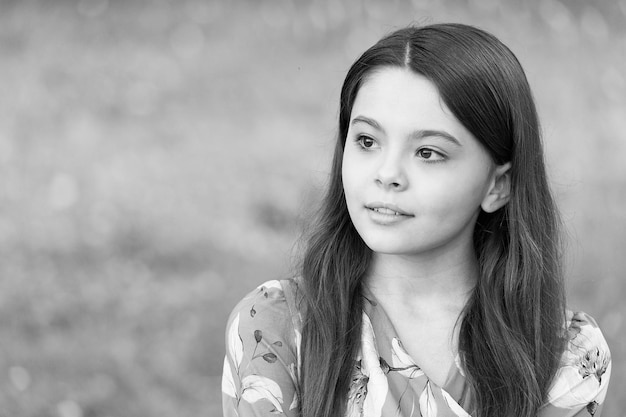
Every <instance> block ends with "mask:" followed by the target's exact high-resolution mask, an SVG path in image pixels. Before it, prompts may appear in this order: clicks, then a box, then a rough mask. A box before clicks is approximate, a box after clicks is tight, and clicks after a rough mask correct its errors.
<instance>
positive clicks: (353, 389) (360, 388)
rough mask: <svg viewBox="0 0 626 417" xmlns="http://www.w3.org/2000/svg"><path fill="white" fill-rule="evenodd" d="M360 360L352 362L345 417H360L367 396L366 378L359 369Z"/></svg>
mask: <svg viewBox="0 0 626 417" xmlns="http://www.w3.org/2000/svg"><path fill="white" fill-rule="evenodd" d="M361 363H362V360H361V359H358V360H355V361H354V369H353V370H352V380H351V381H350V390H349V391H348V401H347V404H346V415H345V417H362V416H363V402H364V401H365V397H366V396H367V381H368V380H369V377H367V376H366V375H365V374H364V373H363V370H362V368H361Z"/></svg>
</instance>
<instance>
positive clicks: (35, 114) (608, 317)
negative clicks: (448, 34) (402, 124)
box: [0, 0, 626, 417]
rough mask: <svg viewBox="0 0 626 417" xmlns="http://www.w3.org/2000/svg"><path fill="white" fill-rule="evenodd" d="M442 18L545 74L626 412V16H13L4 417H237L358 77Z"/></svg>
mask: <svg viewBox="0 0 626 417" xmlns="http://www.w3.org/2000/svg"><path fill="white" fill-rule="evenodd" d="M431 21H432V22H441V21H460V22H464V23H470V24H475V25H478V26H480V27H483V28H485V29H487V30H490V31H492V32H493V33H494V34H496V35H497V36H499V37H500V38H501V39H502V40H503V41H505V43H507V44H508V45H509V46H510V47H511V49H513V51H514V52H516V54H517V55H518V57H519V58H520V60H521V61H522V64H523V65H524V66H525V68H526V70H527V73H528V76H529V79H530V82H531V85H532V86H533V88H534V91H535V94H536V97H537V102H538V106H539V110H540V114H541V116H542V120H543V124H544V130H545V133H546V135H545V139H546V147H547V153H548V162H549V168H550V174H551V178H552V182H553V186H554V189H555V191H556V194H557V197H558V200H559V203H560V205H561V207H562V209H563V214H564V222H565V224H566V227H567V230H568V232H569V239H568V242H569V245H568V256H567V270H568V288H569V292H570V304H571V306H572V307H573V308H576V309H583V310H585V311H587V312H589V313H590V314H592V315H593V316H594V317H596V319H597V320H598V321H599V322H600V324H601V326H602V327H603V330H604V333H605V336H606V337H607V339H608V340H609V343H610V345H611V348H612V353H613V359H614V368H613V378H612V385H611V389H610V393H609V397H608V401H607V406H606V407H605V413H606V415H607V416H617V415H626V414H624V411H623V410H624V409H625V408H626V400H625V399H624V398H623V396H620V395H619V393H622V392H624V389H625V388H626V385H625V382H626V381H625V378H624V374H625V373H626V363H625V362H624V360H623V358H624V353H625V350H626V344H625V343H624V337H623V336H622V332H623V331H624V314H625V313H626V307H624V303H623V298H624V295H625V294H626V288H625V287H626V283H624V279H623V274H624V272H623V271H625V270H626V261H625V258H624V256H623V255H622V253H623V250H624V248H625V247H626V234H625V233H624V232H625V230H626V227H625V226H626V215H625V214H624V213H625V211H624V207H625V203H626V165H624V163H623V162H622V161H623V159H624V156H625V155H626V134H625V133H624V132H625V131H626V119H624V115H625V114H626V99H625V97H626V94H625V93H626V81H625V79H624V74H626V72H625V70H626V25H624V23H625V22H626V2H625V1H624V0H621V1H613V2H609V1H599V2H594V3H593V4H592V3H589V2H584V1H582V0H576V1H568V2H563V3H561V2H558V1H555V0H550V1H542V2H539V1H536V2H523V3H522V2H520V3H518V2H514V1H512V0H509V1H503V2H496V1H493V0H490V1H486V0H482V1H479V0H474V1H467V2H464V1H461V2H458V1H455V2H453V1H426V0H424V1H419V0H416V1H413V2H400V1H388V2H385V3H382V2H370V1H356V0H351V1H347V2H342V3H339V2H333V1H330V0H328V1H326V0H320V1H312V2H289V1H284V0H283V1H278V0H274V1H267V2H253V1H229V2H218V1H201V0H188V1H177V2H174V1H171V0H170V1H168V0H154V1H148V0H145V1H125V2H121V1H114V0H108V1H107V0H80V1H79V0H77V1H70V0H66V1H44V0H39V1H35V0H23V1H17V0H11V1H10V0H0V59H1V63H2V65H0V79H1V82H0V213H1V216H0V253H1V255H2V262H1V263H0V340H1V341H2V343H0V417H5V416H7V417H8V416H59V417H81V416H85V417H87V416H89V417H97V416H103V417H104V416H129V417H132V416H155V417H158V416H192V415H193V416H195V415H209V416H213V415H220V413H221V404H220V392H219V391H220V374H221V369H222V368H221V361H222V357H223V347H222V344H223V342H222V339H223V331H224V329H223V326H224V324H225V320H226V317H227V315H228V313H229V311H230V309H231V308H232V307H233V305H234V303H235V302H236V301H237V299H239V298H240V297H241V296H242V295H243V294H244V293H245V292H247V291H248V290H250V289H251V288H252V287H253V286H255V285H256V284H258V283H260V282H261V281H263V280H266V279H271V278H276V277H280V276H283V275H286V274H289V273H290V271H291V269H292V265H293V264H294V263H295V262H296V261H295V260H296V259H297V256H296V253H297V252H296V251H295V250H294V247H295V246H296V242H297V239H298V236H299V231H300V229H301V227H302V225H303V224H305V220H304V219H305V218H306V216H307V214H308V213H310V212H311V210H312V208H313V207H314V206H315V204H316V201H317V200H318V199H319V196H320V192H321V191H320V190H321V189H322V188H323V184H324V180H325V175H326V172H327V166H328V158H329V155H330V152H331V144H332V143H333V135H334V129H335V116H336V109H337V100H338V95H339V88H340V83H341V81H342V80H343V77H344V75H345V71H346V70H347V68H348V66H349V64H350V63H351V61H352V60H353V59H355V58H356V56H357V54H358V53H360V52H362V51H363V50H364V49H365V48H366V47H368V46H369V45H370V44H371V43H373V42H374V41H375V40H377V39H378V38H379V37H380V36H381V35H383V34H384V33H386V32H389V31H391V30H393V29H394V28H396V27H400V26H403V25H405V24H408V23H410V22H431Z"/></svg>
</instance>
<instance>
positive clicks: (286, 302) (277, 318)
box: [226, 279, 301, 360]
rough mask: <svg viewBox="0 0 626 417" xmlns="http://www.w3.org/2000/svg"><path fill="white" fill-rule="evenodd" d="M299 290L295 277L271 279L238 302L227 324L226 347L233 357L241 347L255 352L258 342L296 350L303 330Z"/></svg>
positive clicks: (286, 350) (291, 351) (285, 350)
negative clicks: (298, 297) (297, 301)
mask: <svg viewBox="0 0 626 417" xmlns="http://www.w3.org/2000/svg"><path fill="white" fill-rule="evenodd" d="M297 292H298V284H297V281H296V280H293V279H292V280H281V281H279V280H271V281H266V282H264V283H263V284H261V285H259V286H258V287H256V288H255V289H254V290H252V291H251V292H250V293H248V294H247V295H246V296H245V297H243V299H242V300H241V301H239V303H237V305H236V306H235V308H234V309H233V311H232V312H231V314H230V317H229V319H228V322H227V324H226V344H227V349H228V353H229V354H230V355H231V357H233V356H234V357H233V359H234V360H237V359H239V358H236V356H238V355H237V352H238V351H239V350H240V349H243V350H244V351H248V352H252V351H254V350H255V348H256V347H257V346H258V345H259V344H262V345H266V346H272V347H273V349H276V350H279V351H284V352H285V353H287V352H289V353H294V352H295V351H296V349H297V348H298V347H299V346H296V344H297V343H299V341H300V331H301V315H300V312H299V311H298V310H297V309H296V307H295V305H296V303H295V301H294V298H295V297H296V294H297ZM270 356H271V355H270Z"/></svg>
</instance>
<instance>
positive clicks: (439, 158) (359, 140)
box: [354, 135, 446, 163]
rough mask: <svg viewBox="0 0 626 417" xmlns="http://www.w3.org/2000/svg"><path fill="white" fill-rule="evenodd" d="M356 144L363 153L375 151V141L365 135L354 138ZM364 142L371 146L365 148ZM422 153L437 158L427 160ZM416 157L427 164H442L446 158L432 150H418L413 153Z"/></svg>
mask: <svg viewBox="0 0 626 417" xmlns="http://www.w3.org/2000/svg"><path fill="white" fill-rule="evenodd" d="M354 141H355V142H356V144H357V145H358V146H359V148H360V149H361V150H363V151H366V152H367V151H369V150H371V149H375V148H374V145H375V144H376V140H375V139H373V138H371V137H369V136H365V135H359V136H357V137H356V139H355V140H354ZM365 141H371V143H372V146H365V144H364V142H365ZM423 152H430V155H429V156H430V157H432V156H433V155H435V156H437V158H436V159H429V158H428V157H424V156H423V155H422V153H423ZM415 154H416V156H418V157H420V158H421V159H423V160H424V161H425V162H428V163H437V162H442V161H444V160H445V159H446V156H445V155H444V154H442V153H441V152H439V151H436V150H434V149H431V148H427V147H425V148H420V149H418V150H417V151H416V152H415Z"/></svg>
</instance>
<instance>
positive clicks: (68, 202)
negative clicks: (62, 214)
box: [48, 173, 79, 210]
mask: <svg viewBox="0 0 626 417" xmlns="http://www.w3.org/2000/svg"><path fill="white" fill-rule="evenodd" d="M78 197H79V192H78V184H77V182H76V179H75V178H74V177H72V176H71V175H69V174H65V173H59V174H57V175H55V176H54V178H52V181H51V182H50V187H49V189H48V201H49V203H50V207H52V208H53V209H54V210H65V209H68V208H70V207H72V206H73V205H74V204H76V202H77V201H78Z"/></svg>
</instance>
